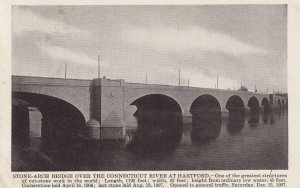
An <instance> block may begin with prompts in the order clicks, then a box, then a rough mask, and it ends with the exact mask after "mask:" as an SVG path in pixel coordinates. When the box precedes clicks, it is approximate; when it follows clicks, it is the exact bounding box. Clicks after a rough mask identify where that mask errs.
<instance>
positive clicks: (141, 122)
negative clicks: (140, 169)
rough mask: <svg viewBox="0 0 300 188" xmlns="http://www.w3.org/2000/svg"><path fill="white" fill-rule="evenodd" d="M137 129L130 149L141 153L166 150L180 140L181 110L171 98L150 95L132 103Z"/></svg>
mask: <svg viewBox="0 0 300 188" xmlns="http://www.w3.org/2000/svg"><path fill="white" fill-rule="evenodd" d="M131 105H135V106H136V108H137V110H136V112H135V113H134V117H135V118H136V119H137V123H138V128H137V131H136V135H135V138H134V139H133V141H132V143H131V144H130V145H131V146H132V145H134V147H132V148H135V149H137V148H140V149H142V150H143V151H144V150H148V151H153V150H168V149H170V148H173V147H174V145H176V144H178V143H179V141H180V140H181V135H182V110H181V107H180V106H179V104H178V103H177V102H176V100H174V99H173V98H171V97H169V96H166V95H162V94H150V95H145V96H143V97H140V98H138V99H136V100H135V101H133V102H132V103H131Z"/></svg>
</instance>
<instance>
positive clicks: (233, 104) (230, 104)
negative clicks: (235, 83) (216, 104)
mask: <svg viewBox="0 0 300 188" xmlns="http://www.w3.org/2000/svg"><path fill="white" fill-rule="evenodd" d="M226 109H227V110H228V111H229V112H235V111H245V106H244V102H243V99H242V98H241V97H240V96H238V95H233V96H231V97H229V99H228V100H227V102H226Z"/></svg>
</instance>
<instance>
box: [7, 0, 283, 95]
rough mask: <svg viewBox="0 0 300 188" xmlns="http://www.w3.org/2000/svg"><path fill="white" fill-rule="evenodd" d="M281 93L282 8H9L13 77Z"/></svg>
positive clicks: (209, 6) (247, 6)
mask: <svg viewBox="0 0 300 188" xmlns="http://www.w3.org/2000/svg"><path fill="white" fill-rule="evenodd" d="M98 55H99V57H100V75H101V77H103V76H105V77H106V78H110V79H125V81H126V82H136V83H145V82H146V74H147V80H148V83H150V84H164V85H178V79H179V73H178V72H179V69H180V75H181V77H180V81H181V85H188V82H189V85H190V86H193V87H203V88H215V86H216V82H217V78H218V86H219V88H220V89H228V88H230V89H238V88H240V86H241V84H242V85H244V86H246V87H247V88H248V89H249V90H250V91H251V90H252V91H253V90H254V88H255V87H256V88H257V89H258V90H260V91H262V92H264V93H266V92H267V91H268V93H272V92H273V90H274V91H275V92H277V91H278V92H287V7H286V5H193V6H182V5H177V6H172V5H164V6H162V5H139V6H132V5H131V6H129V5H128V6H125V5H122V6H116V5H114V6H101V5H98V6H13V9H12V61H13V63H12V74H13V75H25V76H42V77H59V78H64V74H65V64H66V63H67V78H75V79H93V78H96V77H97V76H98V68H97V67H98Z"/></svg>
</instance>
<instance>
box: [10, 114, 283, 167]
mask: <svg viewBox="0 0 300 188" xmlns="http://www.w3.org/2000/svg"><path fill="white" fill-rule="evenodd" d="M37 118H38V117H37ZM33 121H36V120H33ZM201 121H202V123H200V124H202V126H199V127H197V126H196V127H195V126H192V124H191V123H186V124H184V126H183V130H182V136H181V138H180V137H179V139H178V137H176V138H175V139H174V138H173V137H172V138H167V139H162V140H158V141H157V140H156V141H157V143H160V144H159V146H157V144H156V145H155V146H153V143H149V142H145V141H142V140H143V138H144V137H143V136H138V135H137V134H138V133H134V132H131V131H128V133H127V135H126V138H125V140H124V141H103V140H100V141H86V140H80V139H78V140H76V141H74V143H72V144H70V143H69V144H58V145H55V144H53V145H52V146H51V145H47V146H45V145H42V144H41V138H40V137H31V138H30V143H29V144H25V145H13V146H12V170H13V171H40V170H42V171H48V170H51V171H53V170H78V171H79V170H80V171H84V170H94V171H101V170H213V169H218V170H227V169H237V170H239V169H240V170H242V169H287V168H288V113H287V112H283V111H280V112H279V111H276V112H272V113H271V114H267V115H263V114H252V115H247V116H246V117H245V118H234V117H230V118H225V119H219V120H215V121H211V120H201ZM36 122H37V121H36ZM154 140H155V137H154ZM151 144H152V145H151Z"/></svg>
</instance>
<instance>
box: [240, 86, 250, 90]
mask: <svg viewBox="0 0 300 188" xmlns="http://www.w3.org/2000/svg"><path fill="white" fill-rule="evenodd" d="M239 91H248V88H246V87H245V86H241V88H240V89H239Z"/></svg>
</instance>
